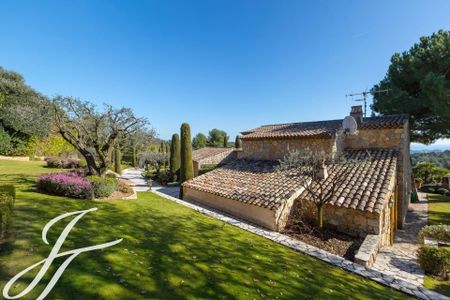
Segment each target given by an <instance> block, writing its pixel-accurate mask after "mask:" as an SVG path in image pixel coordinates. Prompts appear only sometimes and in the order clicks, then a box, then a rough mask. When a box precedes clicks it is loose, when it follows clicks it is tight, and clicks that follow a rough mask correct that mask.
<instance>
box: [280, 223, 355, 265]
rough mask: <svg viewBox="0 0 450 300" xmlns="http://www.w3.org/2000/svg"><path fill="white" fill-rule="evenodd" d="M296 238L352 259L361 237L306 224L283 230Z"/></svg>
mask: <svg viewBox="0 0 450 300" xmlns="http://www.w3.org/2000/svg"><path fill="white" fill-rule="evenodd" d="M283 233H284V234H286V235H288V236H291V237H293V238H295V239H297V240H300V241H302V242H305V243H307V244H309V245H312V246H314V247H317V248H319V249H322V250H325V251H327V252H330V253H332V254H335V255H338V256H341V257H344V258H346V259H348V260H351V261H353V260H354V258H355V254H356V252H358V249H359V248H360V246H361V244H362V242H363V239H362V238H357V237H353V236H349V235H346V234H343V233H340V232H337V231H335V230H332V229H323V230H320V229H318V228H315V227H312V226H308V225H296V226H288V227H286V229H285V230H284V232H283Z"/></svg>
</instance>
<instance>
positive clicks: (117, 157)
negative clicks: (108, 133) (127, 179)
mask: <svg viewBox="0 0 450 300" xmlns="http://www.w3.org/2000/svg"><path fill="white" fill-rule="evenodd" d="M120 163H121V161H120V147H119V144H117V143H116V145H115V146H114V172H116V173H117V174H121V173H122V168H121V166H120Z"/></svg>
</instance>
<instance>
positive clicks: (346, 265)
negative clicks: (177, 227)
mask: <svg viewBox="0 0 450 300" xmlns="http://www.w3.org/2000/svg"><path fill="white" fill-rule="evenodd" d="M152 192H153V193H155V194H156V195H158V196H161V197H163V198H166V199H169V200H172V201H174V202H176V203H178V204H181V205H183V206H186V207H189V208H191V209H193V210H195V211H198V212H200V213H202V214H205V215H208V216H211V217H213V218H216V219H219V220H221V221H223V222H226V223H229V224H231V225H234V226H236V227H239V228H242V229H244V230H247V231H249V232H252V233H254V234H257V235H259V236H262V237H265V238H267V239H269V240H271V241H274V242H276V243H278V244H282V245H284V246H286V247H289V248H292V249H294V250H297V251H299V252H302V253H305V254H307V255H309V256H312V257H315V258H318V259H320V260H322V261H325V262H327V263H329V264H332V265H334V266H337V267H339V268H341V269H344V270H346V271H349V272H352V273H355V274H358V275H360V276H363V277H365V278H367V279H370V280H373V281H376V282H378V283H380V284H382V285H385V286H388V287H391V288H394V289H396V290H399V291H402V292H404V293H406V294H409V295H412V296H415V297H417V298H420V299H426V300H450V298H448V297H446V296H444V295H441V294H439V293H436V292H433V291H430V290H428V289H426V288H423V287H421V286H418V285H415V284H412V283H409V282H407V281H405V280H403V279H400V278H395V277H393V276H391V275H388V274H384V273H382V272H380V271H377V270H374V269H371V268H368V267H365V266H362V265H360V264H357V263H354V262H351V261H349V260H346V259H344V258H342V257H340V256H337V255H334V254H331V253H329V252H327V251H324V250H322V249H319V248H316V247H314V246H311V245H308V244H306V243H304V242H301V241H299V240H296V239H293V238H291V237H289V236H287V235H284V234H281V233H279V232H275V231H271V230H268V229H265V228H262V227H258V226H256V225H251V224H249V223H246V222H244V221H241V220H238V219H236V218H234V217H231V216H228V215H226V214H224V213H223V212H219V211H217V210H214V209H211V208H205V207H202V206H200V205H197V204H193V203H191V202H187V201H184V200H181V199H178V198H174V197H171V196H169V195H166V194H163V193H161V192H158V191H155V190H153V191H152Z"/></svg>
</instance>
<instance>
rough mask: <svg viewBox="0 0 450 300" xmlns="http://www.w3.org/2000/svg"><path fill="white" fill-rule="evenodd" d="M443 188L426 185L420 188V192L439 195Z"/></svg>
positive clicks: (437, 185) (435, 185)
mask: <svg viewBox="0 0 450 300" xmlns="http://www.w3.org/2000/svg"><path fill="white" fill-rule="evenodd" d="M441 188H443V187H442V185H440V184H424V185H422V186H421V187H420V191H421V192H424V193H430V194H438V190H439V189H441Z"/></svg>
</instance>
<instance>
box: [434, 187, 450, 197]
mask: <svg viewBox="0 0 450 300" xmlns="http://www.w3.org/2000/svg"><path fill="white" fill-rule="evenodd" d="M436 193H437V194H440V195H447V194H448V193H449V190H447V189H446V188H443V187H441V188H438V189H437V190H436Z"/></svg>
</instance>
